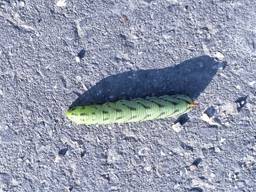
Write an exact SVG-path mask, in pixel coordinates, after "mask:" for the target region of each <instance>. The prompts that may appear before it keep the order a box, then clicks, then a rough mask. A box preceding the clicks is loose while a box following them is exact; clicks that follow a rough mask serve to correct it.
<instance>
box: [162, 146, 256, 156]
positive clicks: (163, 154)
mask: <svg viewBox="0 0 256 192" xmlns="http://www.w3.org/2000/svg"><path fill="white" fill-rule="evenodd" d="M255 146H256V145H255ZM160 155H161V156H165V155H166V154H165V153H164V152H163V151H160Z"/></svg>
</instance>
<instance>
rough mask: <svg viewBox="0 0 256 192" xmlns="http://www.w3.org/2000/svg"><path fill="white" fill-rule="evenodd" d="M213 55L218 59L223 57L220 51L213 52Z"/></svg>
mask: <svg viewBox="0 0 256 192" xmlns="http://www.w3.org/2000/svg"><path fill="white" fill-rule="evenodd" d="M213 56H214V57H216V58H217V59H219V60H221V61H222V60H223V59H224V57H225V56H224V55H223V54H222V53H221V52H215V53H214V54H213Z"/></svg>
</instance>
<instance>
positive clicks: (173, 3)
mask: <svg viewBox="0 0 256 192" xmlns="http://www.w3.org/2000/svg"><path fill="white" fill-rule="evenodd" d="M167 1H168V2H169V3H170V4H172V5H175V4H178V3H179V1H178V0H167Z"/></svg>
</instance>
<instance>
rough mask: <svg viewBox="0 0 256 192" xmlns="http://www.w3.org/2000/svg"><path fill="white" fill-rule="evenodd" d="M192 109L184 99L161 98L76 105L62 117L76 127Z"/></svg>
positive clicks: (184, 97) (169, 96) (145, 117)
mask: <svg viewBox="0 0 256 192" xmlns="http://www.w3.org/2000/svg"><path fill="white" fill-rule="evenodd" d="M194 106H195V103H194V102H193V101H192V99H190V98H189V97H188V96H185V95H164V96H160V97H146V98H144V99H142V98H136V99H132V100H118V101H115V102H107V103H104V104H91V105H85V106H77V107H73V108H71V109H69V110H68V111H67V112H66V116H67V117H68V119H70V120H71V121H73V122H75V123H76V124H86V125H92V124H111V123H128V122H140V121H147V120H153V119H163V118H167V117H173V116H180V115H182V114H185V113H187V112H189V111H190V110H191V109H192V108H193V107H194Z"/></svg>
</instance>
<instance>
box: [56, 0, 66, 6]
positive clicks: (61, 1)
mask: <svg viewBox="0 0 256 192" xmlns="http://www.w3.org/2000/svg"><path fill="white" fill-rule="evenodd" d="M56 5H57V6H58V7H65V6H66V5H67V3H66V0H58V1H57V2H56Z"/></svg>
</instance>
